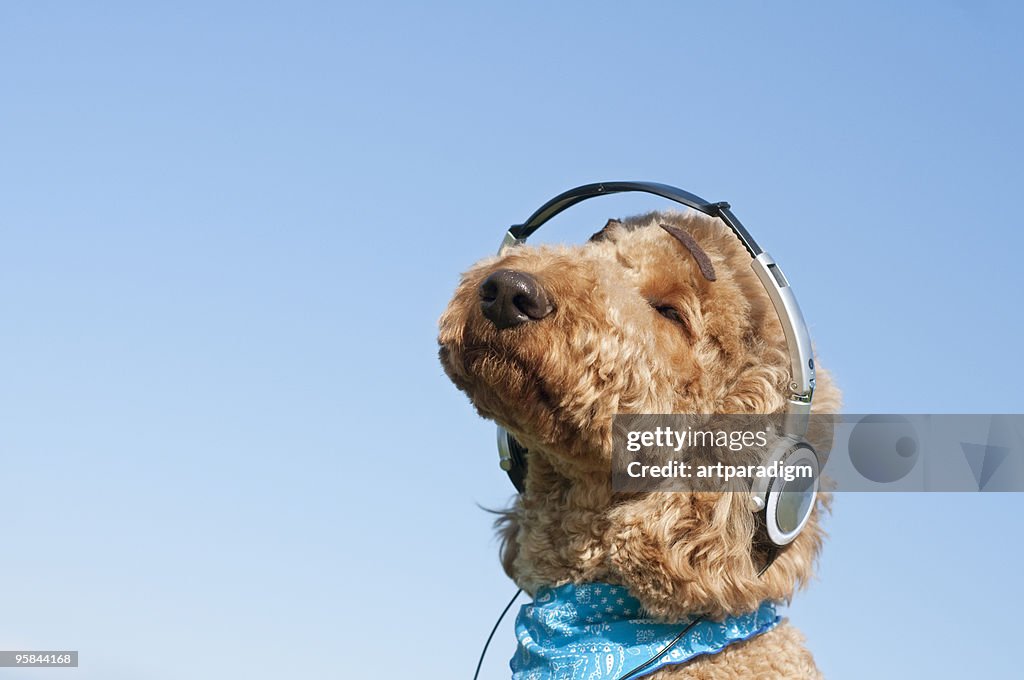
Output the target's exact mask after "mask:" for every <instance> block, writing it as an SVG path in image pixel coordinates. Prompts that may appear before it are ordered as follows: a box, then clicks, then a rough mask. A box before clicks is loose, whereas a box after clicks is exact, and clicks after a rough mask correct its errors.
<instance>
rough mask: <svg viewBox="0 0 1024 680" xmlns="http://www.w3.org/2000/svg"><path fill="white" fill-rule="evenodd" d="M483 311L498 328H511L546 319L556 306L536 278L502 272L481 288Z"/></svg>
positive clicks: (496, 273) (489, 277) (493, 276)
mask: <svg viewBox="0 0 1024 680" xmlns="http://www.w3.org/2000/svg"><path fill="white" fill-rule="evenodd" d="M480 309H481V310H482V311H483V313H484V316H486V317H487V318H488V319H490V320H491V323H493V324H494V325H495V326H497V327H498V328H510V327H512V326H518V325H519V324H521V323H525V322H527V321H537V320H538V319H543V318H544V317H545V316H547V315H548V314H550V313H551V312H552V311H553V310H554V306H552V304H551V301H550V300H549V299H548V296H547V293H545V292H544V288H542V287H541V285H540V283H539V282H538V281H537V279H535V278H534V277H533V276H531V275H529V274H527V273H526V272H520V271H515V270H512V269H499V270H498V271H496V272H494V273H493V274H491V275H490V276H488V277H487V278H486V279H484V282H483V283H482V284H480Z"/></svg>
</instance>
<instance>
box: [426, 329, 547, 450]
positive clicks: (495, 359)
mask: <svg viewBox="0 0 1024 680" xmlns="http://www.w3.org/2000/svg"><path fill="white" fill-rule="evenodd" d="M440 359H441V364H442V365H443V366H444V369H445V372H446V373H447V374H448V376H449V377H450V378H451V379H452V381H453V382H454V383H455V384H456V386H457V387H458V388H459V389H461V390H462V391H463V392H465V393H466V395H467V396H468V397H469V400H470V401H471V402H472V403H473V406H475V407H476V410H477V411H478V412H479V413H480V415H481V416H483V417H485V418H488V419H490V420H493V421H495V422H496V423H498V424H499V425H502V426H503V427H505V428H506V429H508V430H509V431H511V432H513V433H515V434H517V435H518V436H520V437H521V438H523V439H525V440H529V441H531V442H532V443H535V444H540V445H543V446H546V447H557V446H558V445H559V444H560V443H562V442H563V441H564V439H565V436H566V426H565V423H563V422H562V418H561V415H562V414H561V409H560V408H559V395H558V394H557V393H556V392H555V391H554V390H553V388H552V386H551V385H549V384H548V383H547V382H546V381H545V379H544V378H543V376H542V373H541V372H540V370H539V368H538V367H537V366H536V365H535V362H534V361H532V360H531V359H530V357H528V356H523V355H522V354H521V353H520V352H517V351H516V348H512V347H494V346H493V345H490V344H485V343H473V344H465V345H463V346H461V347H458V348H454V347H449V346H445V345H442V346H441V349H440Z"/></svg>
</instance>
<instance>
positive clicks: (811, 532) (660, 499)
mask: <svg viewBox="0 0 1024 680" xmlns="http://www.w3.org/2000/svg"><path fill="white" fill-rule="evenodd" d="M748 498H749V496H748V494H746V493H742V492H726V493H656V494H650V495H647V496H645V497H641V498H639V499H637V501H636V502H633V503H626V504H623V505H621V506H619V507H618V508H616V509H615V510H614V511H613V515H614V517H613V519H612V522H611V526H612V527H613V529H612V531H613V532H615V535H613V536H611V537H610V539H611V543H612V545H614V546H616V548H615V550H614V551H613V552H612V554H611V556H610V561H611V563H612V565H613V568H614V569H615V571H617V572H618V574H617V576H618V578H619V579H620V580H621V582H622V583H624V584H626V585H627V586H628V587H629V589H630V592H632V593H633V594H634V595H635V596H636V597H637V598H638V599H639V600H640V602H641V603H642V604H643V606H644V608H645V609H646V610H647V611H648V612H649V613H650V614H652V615H653V616H655V617H657V618H660V619H665V620H672V619H678V618H680V617H683V616H686V615H688V614H692V613H694V612H702V613H706V614H708V615H710V616H712V617H720V616H723V615H726V614H740V613H743V612H749V611H752V610H754V609H756V608H757V606H758V605H759V604H760V603H761V602H763V601H764V600H788V599H790V598H791V597H792V595H793V593H794V591H795V590H796V589H797V588H798V587H799V586H800V585H802V584H803V583H805V582H806V581H807V580H808V579H809V578H810V577H811V576H812V574H813V567H814V562H815V559H816V557H817V554H818V551H819V550H820V548H821V542H822V532H821V530H820V528H819V526H818V522H817V515H818V514H820V510H821V507H820V504H819V508H818V511H819V512H815V514H814V515H813V516H812V518H811V520H810V521H809V522H808V525H807V526H806V527H805V529H804V531H803V532H801V534H800V536H799V537H797V539H796V540H795V541H794V542H793V543H792V544H790V545H789V546H787V547H786V548H785V549H784V550H783V551H782V552H781V553H780V554H779V556H778V557H777V558H776V560H775V562H774V563H773V564H772V566H771V567H770V568H769V569H768V570H767V571H766V572H765V573H764V575H763V576H760V577H759V576H758V571H759V569H760V567H761V566H763V564H764V559H765V551H764V550H763V549H759V548H758V547H757V546H754V545H753V541H754V535H755V529H756V527H755V518H754V515H753V514H752V513H751V511H750V508H749V506H748Z"/></svg>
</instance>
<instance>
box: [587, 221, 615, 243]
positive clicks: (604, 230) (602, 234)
mask: <svg viewBox="0 0 1024 680" xmlns="http://www.w3.org/2000/svg"><path fill="white" fill-rule="evenodd" d="M618 226H622V222H620V221H619V220H616V219H610V220H608V221H607V222H605V223H604V226H603V227H601V231H598V232H595V233H594V235H593V236H591V237H590V238H589V239H588V240H590V241H603V240H605V239H606V238H608V230H610V229H612V228H613V227H618Z"/></svg>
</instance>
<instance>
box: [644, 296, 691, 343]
mask: <svg viewBox="0 0 1024 680" xmlns="http://www.w3.org/2000/svg"><path fill="white" fill-rule="evenodd" d="M651 306H652V307H654V311H656V312H658V314H661V315H662V316H663V317H665V318H666V319H668V320H669V321H672V322H674V323H676V324H679V326H680V327H682V329H683V332H684V333H686V335H687V337H690V338H691V339H692V333H691V329H690V322H689V320H688V319H687V318H686V316H685V315H684V314H683V313H682V312H680V311H679V310H678V309H676V308H675V307H673V306H672V305H664V304H660V303H657V302H652V303H651Z"/></svg>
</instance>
